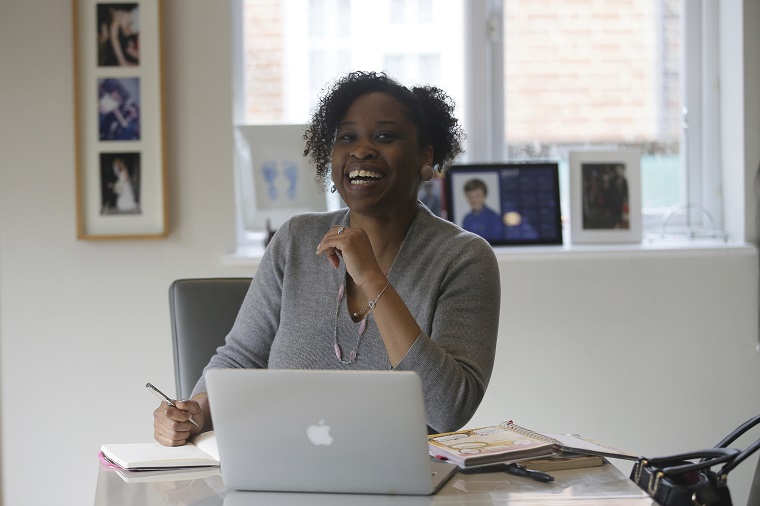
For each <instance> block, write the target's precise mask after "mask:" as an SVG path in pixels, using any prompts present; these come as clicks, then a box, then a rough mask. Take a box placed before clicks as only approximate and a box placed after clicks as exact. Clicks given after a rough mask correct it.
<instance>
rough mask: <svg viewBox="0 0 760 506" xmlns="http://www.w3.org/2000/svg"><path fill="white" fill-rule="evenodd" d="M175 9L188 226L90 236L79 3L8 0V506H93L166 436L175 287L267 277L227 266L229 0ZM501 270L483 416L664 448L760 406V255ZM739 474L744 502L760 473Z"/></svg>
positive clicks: (560, 262) (172, 43) (1, 428)
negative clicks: (156, 419)
mask: <svg viewBox="0 0 760 506" xmlns="http://www.w3.org/2000/svg"><path fill="white" fill-rule="evenodd" d="M164 5H165V18H164V27H165V32H164V36H165V58H164V61H165V79H166V85H167V86H166V89H167V94H166V112H167V117H166V128H167V134H168V135H167V160H168V169H169V188H170V212H171V214H170V222H171V234H170V236H169V238H168V239H166V240H160V241H132V242H125V241H118V242H81V241H77V240H76V239H75V234H76V230H75V207H74V206H75V201H74V164H73V159H74V150H73V143H74V134H73V130H72V126H73V104H72V97H73V85H72V79H73V74H72V69H71V61H72V46H71V41H72V33H71V28H70V27H71V6H70V4H69V2H66V1H61V0H33V1H30V0H3V2H2V3H0V69H2V71H1V72H0V91H2V93H0V407H1V408H2V409H1V412H0V435H1V436H2V438H1V439H0V444H1V451H2V453H1V456H2V460H1V461H0V465H2V483H0V485H1V486H2V498H3V501H4V503H3V504H5V505H11V506H15V505H18V504H60V505H69V504H70V505H80V504H91V503H92V499H93V497H94V487H95V477H96V474H97V469H98V463H97V460H96V453H97V450H98V448H99V447H100V444H101V443H104V442H138V441H148V440H150V438H151V434H152V430H151V423H152V416H151V412H152V410H153V408H154V407H155V399H154V398H153V397H152V396H151V395H149V394H148V393H147V392H146V391H145V388H144V384H145V382H146V381H151V382H154V383H155V384H157V385H159V386H163V387H165V388H166V389H168V390H170V391H171V390H172V389H173V372H172V359H171V344H170V328H169V319H168V302H167V288H168V285H169V283H170V282H171V281H172V280H173V279H175V278H179V277H185V276H211V275H230V276H237V275H249V274H250V273H251V271H250V269H248V268H246V267H243V266H238V267H232V266H229V265H225V264H224V263H223V261H222V258H223V254H224V253H226V252H227V251H229V250H230V249H232V247H233V244H234V208H233V176H232V135H231V112H230V101H231V83H230V48H229V40H228V38H227V37H226V36H224V35H221V36H220V34H226V33H227V32H228V26H229V17H230V9H229V5H228V2H208V1H204V0H165V2H164ZM745 21H746V20H745ZM753 139H754V140H753V141H752V142H756V140H757V133H756V132H755V134H754V137H753ZM748 142H749V141H748ZM500 267H501V276H502V285H503V290H504V293H503V301H502V315H503V317H502V326H501V331H500V341H499V348H498V357H497V369H496V371H495V373H494V377H493V381H492V384H491V388H490V390H489V392H488V394H487V397H486V400H485V401H484V404H483V406H482V409H481V411H480V412H479V413H478V414H477V415H476V418H475V419H474V420H473V423H477V424H485V423H491V422H494V421H498V420H501V419H503V418H506V417H509V418H513V419H515V421H517V422H518V423H524V424H525V425H528V426H530V427H535V428H537V429H541V430H548V431H577V432H582V433H584V434H589V435H592V436H595V437H598V438H600V439H603V440H605V441H608V442H610V443H614V444H618V445H620V446H623V447H626V448H629V449H631V450H633V451H636V452H640V453H649V454H658V453H663V452H668V451H673V450H680V449H691V448H693V447H696V446H703V445H704V446H707V445H709V444H712V443H713V442H714V441H716V440H717V439H718V438H719V437H720V436H721V435H722V434H724V433H725V432H726V431H728V430H729V429H730V428H732V427H733V426H735V425H737V424H738V423H739V422H740V421H743V419H745V418H748V417H749V416H750V415H752V414H755V413H757V412H760V399H759V398H758V395H757V385H758V384H759V382H760V364H759V363H758V361H759V360H760V355H758V354H757V353H756V352H755V344H756V342H757V256H756V254H755V253H754V251H753V250H751V249H736V250H730V251H724V252H701V253H695V254H687V255H684V254H673V253H670V254H669V253H651V252H650V253H648V254H628V253H619V254H614V255H574V254H568V255H563V256H556V255H554V256H550V257H545V256H541V255H538V256H535V255H510V256H506V257H503V258H501V261H500ZM660 347H663V348H664V351H663V352H661V353H660V352H658V349H660ZM660 425H662V429H659V430H658V428H657V427H659V426H660ZM686 425H689V426H692V425H693V426H694V427H695V428H693V429H684V428H683V427H682V426H686ZM752 465H754V460H753V462H752ZM745 467H747V468H749V467H750V466H745ZM739 471H740V472H739V473H737V474H736V475H735V476H732V478H731V484H732V487H733V488H734V491H735V499H736V503H737V504H742V502H743V500H742V497H744V498H746V489H747V487H748V483H749V478H748V476H749V471H750V469H747V470H746V471H745V470H744V469H740V470H739ZM40 479H42V480H44V481H43V482H42V483H41V482H40Z"/></svg>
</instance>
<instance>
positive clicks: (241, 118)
mask: <svg viewBox="0 0 760 506" xmlns="http://www.w3.org/2000/svg"><path fill="white" fill-rule="evenodd" d="M506 1H508V0H506ZM504 2H505V0H468V2H467V4H466V8H465V9H464V12H465V16H464V18H463V23H464V38H465V47H464V57H465V63H464V68H465V76H466V77H465V83H464V96H465V99H464V100H465V102H466V105H465V111H466V113H465V117H463V118H462V123H463V126H464V128H465V131H467V133H468V135H467V140H466V141H465V142H466V144H465V148H466V153H465V155H464V158H463V162H466V163H474V162H480V163H492V162H497V161H503V160H505V159H506V145H505V142H504V129H505V113H504V100H505V98H504V85H503V76H504V42H503V35H504V33H503V29H504V27H503V15H504ZM680 7H681V12H682V25H681V28H682V33H681V42H682V58H681V65H682V67H681V76H682V77H681V83H682V84H681V86H682V90H681V98H682V101H683V110H684V115H683V125H684V128H682V131H681V135H680V143H679V145H680V148H679V158H680V166H681V184H682V190H681V191H682V194H683V195H684V202H683V204H682V206H683V208H684V211H683V212H679V211H675V210H674V208H671V210H670V211H673V212H674V214H672V216H671V218H670V220H669V221H668V225H669V226H676V227H687V228H689V227H694V228H699V227H702V228H715V229H722V228H723V198H722V192H721V188H722V174H721V146H720V89H719V86H718V84H719V82H720V62H719V52H720V50H719V43H718V41H719V38H720V37H719V35H720V34H719V24H720V23H719V15H718V14H719V6H718V5H717V3H716V2H711V1H709V0H698V1H690V0H681V4H680ZM243 30H244V27H243V0H233V2H232V30H231V33H232V57H233V65H232V74H233V75H232V81H233V104H232V108H233V121H234V123H235V125H234V126H235V135H239V134H238V132H237V128H236V127H237V126H238V125H242V124H245V110H246V104H245V83H244V79H245V75H244V70H243V69H244V51H243V36H244V34H243ZM687 111H688V114H687ZM236 159H237V156H236ZM240 168H241V166H240V164H239V163H237V162H236V167H235V200H236V235H237V243H238V246H239V247H240V246H246V245H251V244H260V242H261V239H262V237H265V235H266V231H260V232H259V231H250V230H246V227H245V219H244V216H245V213H244V211H243V209H244V206H245V205H246V202H245V201H246V199H248V198H250V196H251V192H246V191H245V189H244V188H243V186H245V185H244V184H243V183H245V182H247V181H246V180H247V179H250V178H245V177H244V174H242V170H240ZM674 207H676V206H674ZM705 213H708V214H709V216H710V217H711V218H712V221H710V220H709V219H705V218H706V216H707V214H705ZM642 214H643V216H642V218H643V219H642V222H643V230H644V232H645V234H646V233H647V232H650V233H651V232H659V231H660V230H661V228H662V227H663V225H664V224H663V218H664V216H665V215H666V214H667V212H664V210H662V209H642Z"/></svg>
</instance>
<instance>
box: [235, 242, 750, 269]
mask: <svg viewBox="0 0 760 506" xmlns="http://www.w3.org/2000/svg"><path fill="white" fill-rule="evenodd" d="M494 252H495V253H496V257H497V259H498V260H500V261H501V260H559V259H594V258H613V257H678V256H680V257H693V256H718V255H753V256H755V255H757V254H758V252H757V247H756V246H755V245H753V244H749V243H740V242H726V241H723V240H719V239H694V240H686V239H681V240H668V239H653V240H649V239H645V240H644V241H642V242H640V243H635V244H564V245H561V246H495V247H494ZM263 254H264V246H263V241H262V244H261V245H260V246H258V245H256V246H253V245H251V246H240V247H238V249H237V250H236V251H235V252H233V253H228V254H227V255H225V256H224V260H223V261H224V264H225V265H229V266H237V267H258V265H259V262H260V261H261V257H262V255H263Z"/></svg>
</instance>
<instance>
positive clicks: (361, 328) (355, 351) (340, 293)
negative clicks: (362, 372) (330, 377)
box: [333, 241, 404, 365]
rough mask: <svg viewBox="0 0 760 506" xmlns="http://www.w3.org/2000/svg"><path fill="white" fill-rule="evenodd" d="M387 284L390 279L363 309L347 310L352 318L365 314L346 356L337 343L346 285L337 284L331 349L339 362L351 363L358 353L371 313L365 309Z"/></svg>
mask: <svg viewBox="0 0 760 506" xmlns="http://www.w3.org/2000/svg"><path fill="white" fill-rule="evenodd" d="M403 247H404V242H403V241H402V242H401V245H400V246H399V247H398V251H397V252H396V256H395V257H394V258H393V262H392V263H391V268H390V269H388V272H387V273H386V274H385V275H386V277H388V276H390V275H391V271H392V270H393V266H394V265H395V264H396V259H397V258H398V256H399V254H400V253H401V248H403ZM388 285H390V281H388V283H387V284H386V285H385V288H383V290H382V291H381V292H380V295H378V296H377V297H375V300H374V301H373V300H370V301H369V303H368V304H367V306H365V307H364V309H362V310H360V311H357V312H356V313H351V312H350V311H349V314H350V315H351V316H352V317H353V318H357V317H359V316H361V315H365V313H366V315H365V316H364V318H362V320H361V321H360V322H359V332H357V335H356V345H354V349H353V350H351V351H349V352H348V358H347V359H345V358H343V350H342V349H341V347H340V345H339V344H338V315H339V314H340V302H341V301H342V300H343V296H344V295H345V293H346V286H345V285H344V284H343V283H341V284H340V285H339V286H338V296H337V297H336V299H337V300H336V301H335V331H334V332H333V349H334V350H335V356H336V357H337V358H338V360H339V361H340V363H341V364H345V365H348V364H353V363H354V361H355V360H356V355H357V354H358V353H359V345H360V344H361V339H362V335H363V334H364V331H365V330H367V323H368V322H369V317H370V315H371V314H372V313H368V312H367V311H368V310H369V309H370V308H373V307H374V306H375V303H376V302H377V300H378V299H379V298H380V296H381V295H382V294H383V292H385V289H386V288H388ZM346 307H348V303H346Z"/></svg>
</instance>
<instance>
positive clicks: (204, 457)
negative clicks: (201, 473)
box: [100, 431, 219, 471]
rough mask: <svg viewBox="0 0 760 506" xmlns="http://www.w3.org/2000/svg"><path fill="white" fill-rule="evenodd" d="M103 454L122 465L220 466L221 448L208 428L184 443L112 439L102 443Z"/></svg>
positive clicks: (135, 467) (150, 467) (153, 467)
mask: <svg viewBox="0 0 760 506" xmlns="http://www.w3.org/2000/svg"><path fill="white" fill-rule="evenodd" d="M100 451H101V452H102V453H103V456H104V457H105V458H106V459H108V460H109V461H110V462H113V463H114V464H116V465H117V466H119V467H121V468H122V469H127V470H131V471H134V470H159V469H179V468H188V467H218V466H219V451H218V450H217V447H216V437H215V435H214V432H213V431H211V432H205V433H203V434H200V435H198V436H197V437H196V438H195V439H193V441H192V443H188V444H186V445H184V446H163V445H162V444H160V443H157V442H154V443H132V444H130V443H110V444H104V445H103V446H101V447H100Z"/></svg>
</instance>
